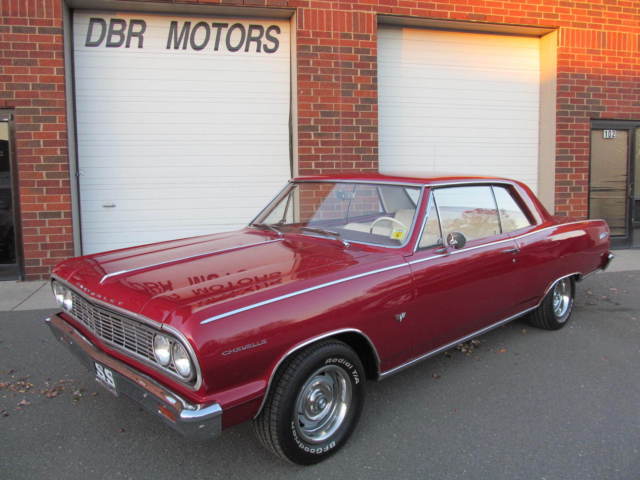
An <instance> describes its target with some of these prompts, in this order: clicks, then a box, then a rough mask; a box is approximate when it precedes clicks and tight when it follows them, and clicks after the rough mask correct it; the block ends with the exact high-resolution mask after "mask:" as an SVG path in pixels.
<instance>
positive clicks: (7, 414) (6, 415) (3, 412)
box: [0, 410, 9, 417]
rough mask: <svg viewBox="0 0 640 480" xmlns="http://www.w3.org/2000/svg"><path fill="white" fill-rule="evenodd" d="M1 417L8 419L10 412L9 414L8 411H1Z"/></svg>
mask: <svg viewBox="0 0 640 480" xmlns="http://www.w3.org/2000/svg"><path fill="white" fill-rule="evenodd" d="M0 415H2V416H3V417H8V416H9V412H7V411H6V410H0Z"/></svg>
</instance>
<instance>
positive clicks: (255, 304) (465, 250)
mask: <svg viewBox="0 0 640 480" xmlns="http://www.w3.org/2000/svg"><path fill="white" fill-rule="evenodd" d="M587 221H589V220H581V221H577V222H570V223H563V224H560V225H552V226H550V227H546V228H543V229H540V230H535V231H533V232H528V233H525V234H523V235H520V236H518V237H510V238H505V239H503V240H498V241H496V242H491V243H485V244H483V245H476V246H475V247H469V248H463V249H460V250H451V251H449V252H447V253H444V254H440V255H432V256H430V257H426V258H420V259H418V260H411V261H408V262H407V263H403V264H400V265H393V266H391V267H385V268H381V269H378V270H373V271H371V272H366V273H360V274H358V275H353V276H350V277H345V278H341V279H339V280H334V281H332V282H328V283H323V284H320V285H316V286H314V287H309V288H305V289H304V290H298V291H296V292H292V293H289V294H286V295H281V296H279V297H275V298H270V299H269V300H264V301H262V302H258V303H254V304H252V305H247V306H246V307H242V308H237V309H235V310H230V311H228V312H225V313H221V314H220V315H216V316H214V317H211V318H207V319H205V320H203V321H202V322H200V325H206V324H207V323H211V322H215V321H216V320H220V319H222V318H226V317H230V316H232V315H236V314H238V313H242V312H246V311H247V310H253V309H254V308H258V307H262V306H264V305H269V304H272V303H275V302H279V301H280V300H285V299H287V298H291V297H295V296H298V295H302V294H304V293H309V292H313V291H314V290H319V289H321V288H325V287H330V286H332V285H337V284H340V283H344V282H348V281H350V280H356V279H358V278H362V277H366V276H369V275H374V274H376V273H381V272H386V271H388V270H393V269H395V268H400V267H404V266H408V265H415V264H418V263H422V262H427V261H429V260H433V259H435V258H444V257H447V256H449V255H457V254H460V253H464V252H469V251H471V250H476V249H479V248H485V247H488V246H492V245H498V244H501V243H507V242H512V241H515V240H516V239H519V238H524V237H527V236H530V235H535V234H537V233H540V232H544V231H545V230H549V229H553V228H558V227H560V226H564V225H572V224H578V223H584V222H587ZM574 275H575V274H574Z"/></svg>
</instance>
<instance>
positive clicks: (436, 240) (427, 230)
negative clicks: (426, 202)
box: [418, 202, 443, 248]
mask: <svg viewBox="0 0 640 480" xmlns="http://www.w3.org/2000/svg"><path fill="white" fill-rule="evenodd" d="M442 244H443V242H442V237H441V235H440V221H439V220H438V211H437V210H436V206H435V202H431V206H430V207H429V211H428V212H427V221H426V223H425V224H424V230H423V231H422V236H421V237H420V243H419V244H418V248H427V247H434V246H436V245H442Z"/></svg>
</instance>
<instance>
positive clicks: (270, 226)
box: [251, 223, 282, 237]
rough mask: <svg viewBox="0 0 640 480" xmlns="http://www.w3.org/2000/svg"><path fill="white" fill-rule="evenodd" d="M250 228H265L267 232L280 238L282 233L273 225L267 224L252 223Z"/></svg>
mask: <svg viewBox="0 0 640 480" xmlns="http://www.w3.org/2000/svg"><path fill="white" fill-rule="evenodd" d="M251 226H252V227H257V228H266V229H267V230H271V231H272V232H273V233H275V234H276V235H278V236H279V237H281V236H282V232H281V231H280V230H278V229H277V228H276V227H274V226H273V225H269V224H268V223H252V224H251Z"/></svg>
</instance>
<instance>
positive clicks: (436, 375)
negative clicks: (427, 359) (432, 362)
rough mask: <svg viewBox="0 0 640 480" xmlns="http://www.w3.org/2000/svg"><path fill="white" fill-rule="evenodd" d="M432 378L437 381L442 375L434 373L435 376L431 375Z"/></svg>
mask: <svg viewBox="0 0 640 480" xmlns="http://www.w3.org/2000/svg"><path fill="white" fill-rule="evenodd" d="M431 377H432V378H435V379H436V380H437V379H439V378H440V374H439V373H434V374H433V375H431Z"/></svg>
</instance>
